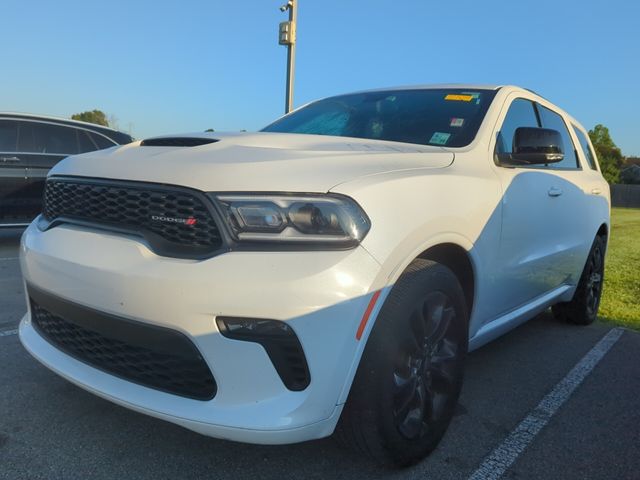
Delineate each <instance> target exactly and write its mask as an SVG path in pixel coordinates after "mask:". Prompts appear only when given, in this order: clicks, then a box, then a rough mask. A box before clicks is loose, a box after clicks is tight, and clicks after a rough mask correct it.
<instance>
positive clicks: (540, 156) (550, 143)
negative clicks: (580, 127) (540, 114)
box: [498, 127, 564, 167]
mask: <svg viewBox="0 0 640 480" xmlns="http://www.w3.org/2000/svg"><path fill="white" fill-rule="evenodd" d="M563 158H564V147H563V144H562V136H561V135H560V132H558V131H557V130H552V129H550V128H534V127H518V128H516V131H515V133H514V134H513V152H512V153H501V154H498V160H499V161H500V164H501V165H505V166H513V167H517V166H522V165H545V164H547V163H557V162H561V161H562V159H563Z"/></svg>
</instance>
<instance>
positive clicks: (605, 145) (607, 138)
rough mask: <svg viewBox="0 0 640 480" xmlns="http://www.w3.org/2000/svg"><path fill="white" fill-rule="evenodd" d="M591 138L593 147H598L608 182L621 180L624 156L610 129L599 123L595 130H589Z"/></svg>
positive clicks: (599, 160) (598, 154)
mask: <svg viewBox="0 0 640 480" xmlns="http://www.w3.org/2000/svg"><path fill="white" fill-rule="evenodd" d="M589 138H591V143H593V148H595V149H596V155H597V156H598V162H599V163H600V170H602V175H603V176H604V178H605V179H606V180H607V182H609V183H618V182H619V181H620V167H622V163H623V161H624V157H623V156H622V151H620V149H619V148H618V146H617V145H616V144H615V143H614V142H613V139H612V138H611V135H610V134H609V129H608V128H607V127H605V126H604V125H602V124H598V125H596V126H595V127H593V130H589Z"/></svg>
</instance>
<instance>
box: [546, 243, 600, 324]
mask: <svg viewBox="0 0 640 480" xmlns="http://www.w3.org/2000/svg"><path fill="white" fill-rule="evenodd" d="M605 250H606V239H605V237H602V236H597V237H596V238H595V240H594V241H593V245H592V246H591V250H590V252H589V256H588V257H587V263H586V264H585V266H584V270H583V271H582V275H581V276H580V281H579V282H578V286H577V287H576V292H575V294H574V295H573V299H572V300H571V301H570V302H563V303H558V304H556V305H554V306H553V307H552V308H551V310H552V312H553V315H554V316H555V317H556V318H557V319H559V320H562V321H565V322H568V323H573V324H576V325H590V324H591V323H593V322H594V321H595V319H596V318H597V316H598V307H599V306H600V297H601V296H602V285H603V283H604V254H605Z"/></svg>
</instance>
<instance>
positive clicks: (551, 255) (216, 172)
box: [20, 87, 610, 443]
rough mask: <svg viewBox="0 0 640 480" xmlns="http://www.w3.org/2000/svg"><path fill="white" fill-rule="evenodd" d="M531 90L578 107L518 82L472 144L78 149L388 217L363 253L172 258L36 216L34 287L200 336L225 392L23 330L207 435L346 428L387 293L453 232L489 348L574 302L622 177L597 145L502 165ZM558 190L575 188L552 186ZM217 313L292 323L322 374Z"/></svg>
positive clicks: (130, 403) (129, 401) (142, 169)
mask: <svg viewBox="0 0 640 480" xmlns="http://www.w3.org/2000/svg"><path fill="white" fill-rule="evenodd" d="M469 88H472V87H469ZM516 97H521V98H527V99H531V100H533V101H536V102H539V103H541V104H543V105H545V106H548V107H550V108H553V109H554V110H556V111H558V112H560V113H562V111H560V110H558V109H556V108H555V107H554V106H553V105H551V104H549V103H548V102H546V101H545V100H544V99H542V98H541V97H539V96H537V95H535V94H534V93H532V92H529V91H527V90H523V89H520V88H517V87H502V88H501V89H500V90H499V91H498V92H497V94H496V97H495V99H494V100H493V102H492V104H491V106H490V108H489V110H488V112H487V114H486V116H485V119H484V121H483V123H482V125H481V127H480V129H479V131H478V134H477V136H476V138H475V140H474V141H473V142H472V143H471V144H470V145H468V146H467V147H464V148H443V147H442V148H441V147H429V146H421V145H410V144H403V143H397V142H384V141H374V140H362V139H352V138H348V139H347V138H337V137H321V136H314V135H299V134H268V133H258V134H228V135H222V134H218V133H211V134H205V135H203V134H198V136H200V137H206V136H209V137H212V138H215V139H220V141H219V142H217V143H213V144H209V145H204V146H201V147H192V148H182V149H180V148H166V147H140V146H139V144H138V143H134V144H130V145H126V146H122V147H118V148H113V149H109V150H107V151H100V152H95V153H91V154H87V155H81V156H76V157H70V158H68V159H66V160H64V161H63V162H61V163H59V164H58V165H57V166H56V167H55V168H54V170H53V171H52V172H51V175H74V176H85V177H96V178H109V179H123V180H138V181H145V182H154V183H167V184H174V185H181V186H187V187H191V188H195V189H198V190H201V191H205V192H212V191H213V192H225V191H228V192H306V193H311V192H316V193H325V192H332V193H339V194H343V195H347V196H349V197H351V198H353V199H354V200H356V201H357V202H358V204H359V205H360V206H361V207H362V209H363V210H364V211H365V212H366V213H367V215H368V216H369V218H370V220H371V230H370V231H369V232H368V234H367V236H366V237H365V238H364V240H363V241H362V243H361V245H360V246H358V247H356V248H353V249H350V250H343V251H313V252H309V251H306V252H305V251H298V252H293V251H286V252H285V251H279V252H274V251H259V252H258V251H256V252H239V251H238V252H230V253H225V254H222V255H219V256H216V257H213V258H210V259H206V260H184V259H172V258H166V257H160V256H158V255H156V254H155V253H153V252H152V251H151V250H150V249H149V248H148V247H147V246H146V245H145V244H144V242H141V241H139V240H138V239H136V238H132V237H128V236H126V235H121V234H116V233H108V232H105V231H102V230H94V229H91V228H84V227H78V226H70V225H61V226H58V227H55V228H52V229H50V230H47V231H45V232H42V231H40V230H39V229H38V228H37V226H36V225H35V224H32V225H31V226H30V227H29V228H28V229H27V230H26V231H25V234H24V236H23V240H22V247H21V266H22V269H23V274H24V277H25V281H26V283H27V284H32V285H34V286H37V287H38V288H41V289H43V290H46V291H47V292H49V293H51V294H54V295H56V296H58V297H59V298H62V299H68V300H70V301H73V302H76V303H79V304H82V305H85V306H88V307H91V308H93V309H96V310H101V311H104V312H108V313H111V314H114V315H118V316H122V317H125V318H129V319H132V320H138V321H140V322H145V323H149V324H154V325H161V326H165V327H169V328H172V329H175V330H178V331H181V332H183V333H184V334H186V335H187V336H188V337H189V338H190V339H191V340H192V341H193V342H194V343H195V344H196V346H197V347H198V349H199V351H200V352H201V353H202V356H203V357H204V358H205V360H206V362H207V364H208V365H209V367H210V369H211V371H212V373H213V376H214V377H215V379H216V382H217V384H218V393H217V395H216V396H215V398H213V399H212V400H211V401H207V402H202V401H196V400H190V399H186V398H182V397H178V396H176V395H171V394H168V393H163V392H160V391H156V390H153V389H151V388H147V387H143V386H140V385H137V384H134V383H131V382H128V381H125V380H122V379H119V378H116V377H114V376H112V375H109V374H106V373H104V372H102V371H99V370H97V369H94V368H92V367H90V366H88V365H86V364H84V363H82V362H80V361H78V360H75V359H74V358H72V357H70V356H69V355H66V354H65V353H62V352H61V351H59V350H57V349H56V348H54V347H53V346H51V345H50V344H49V343H48V342H47V341H46V340H44V339H43V338H42V337H41V336H40V335H39V334H38V333H37V331H36V330H35V329H34V328H33V326H32V325H31V320H30V313H27V314H26V315H25V317H24V319H23V321H22V323H21V327H20V338H21V340H22V342H23V344H24V345H25V347H26V348H27V349H28V350H29V351H30V352H31V353H32V355H33V356H34V357H36V358H37V359H39V360H40V361H41V362H42V363H43V364H45V365H46V366H48V367H50V368H51V369H53V370H54V371H56V372H57V373H59V374H60V375H62V376H64V377H65V378H67V379H69V380H71V381H72V382H74V383H76V384H78V385H80V386H81V387H83V388H86V389H88V390H90V391H92V392H94V393H96V394H98V395H100V396H102V397H104V398H107V399H109V400H112V401H115V402H117V403H119V404H121V405H124V406H126V407H128V408H132V409H134V410H137V411H140V412H143V413H147V414H149V415H153V416H156V417H158V418H162V419H165V420H168V421H171V422H174V423H176V424H179V425H182V426H184V427H186V428H190V429H192V430H195V431H198V432H200V433H204V434H207V435H211V436H215V437H219V438H225V439H232V440H237V441H245V442H253V443H291V442H298V441H304V440H309V439H313V438H320V437H323V436H327V435H330V434H331V432H332V431H333V429H334V427H335V425H336V423H337V421H338V419H339V416H340V412H341V409H342V405H343V404H344V403H345V402H346V400H347V396H348V393H349V389H350V386H351V382H352V380H353V378H354V376H355V372H356V370H357V367H358V365H359V361H360V357H361V355H362V352H363V350H364V347H365V345H366V341H367V338H368V336H369V333H370V332H371V330H372V329H373V328H374V326H375V319H376V315H377V313H378V312H379V310H380V308H381V306H382V305H383V303H384V300H385V298H386V295H387V294H388V292H389V290H390V289H391V287H392V286H393V285H394V283H395V282H396V280H397V279H398V277H399V276H400V274H401V273H402V272H403V270H404V269H405V268H406V267H407V265H409V263H411V261H412V260H413V259H415V258H416V257H417V256H419V255H420V254H421V253H422V252H425V251H427V250H428V249H429V248H431V247H433V246H436V245H442V244H453V245H456V246H458V247H460V248H462V249H464V250H465V251H466V252H467V254H468V258H469V260H470V262H471V264H472V266H473V270H474V277H475V285H474V292H473V309H472V312H471V318H470V323H469V337H470V347H471V348H472V349H473V348H478V347H479V346H481V345H483V344H485V343H486V342H488V341H490V340H492V339H493V338H495V337H497V336H499V335H501V334H503V333H505V332H506V331H508V330H510V329H511V328H513V327H515V326H516V325H518V324H520V323H522V322H523V321H525V320H527V319H529V318H531V317H532V316H534V315H536V314H538V313H539V312H541V311H542V310H544V309H545V308H547V307H549V306H550V305H552V304H553V303H555V302H557V301H559V300H563V301H567V300H570V299H571V297H572V295H573V292H574V290H575V285H576V283H577V281H578V278H579V276H580V273H581V271H582V268H583V266H584V262H585V260H586V257H587V254H588V251H589V248H590V246H591V243H592V241H593V239H594V237H595V235H596V234H597V232H598V231H599V229H600V228H601V227H602V226H603V225H604V226H605V227H608V225H609V204H610V202H609V197H608V191H609V190H608V186H607V184H606V182H605V181H604V179H603V178H602V176H601V174H600V172H599V171H595V170H591V169H590V168H589V166H588V164H587V161H586V159H585V158H584V155H583V154H582V152H581V151H580V148H577V150H578V157H579V160H580V163H581V169H580V170H572V171H559V170H540V169H527V168H503V167H499V166H496V165H495V163H494V162H493V151H494V147H495V137H496V132H497V131H498V130H499V128H500V125H501V122H502V120H503V118H504V115H505V113H506V110H507V108H508V105H509V104H510V102H511V101H512V100H513V98H516ZM562 115H563V116H564V118H565V122H567V124H574V125H577V126H579V124H578V123H577V122H576V121H575V120H573V119H571V117H569V116H568V115H566V114H564V113H562ZM579 128H582V127H579ZM570 131H571V129H570ZM571 135H572V137H574V133H573V131H571ZM573 141H574V143H575V144H576V145H579V143H578V142H577V139H576V138H573ZM551 188H559V189H561V190H562V195H560V196H559V197H551V196H549V194H548V191H549V190H550V189H551ZM596 191H597V193H596ZM377 291H381V292H382V294H381V295H380V298H379V299H378V301H377V302H376V303H375V304H374V305H373V310H372V311H371V312H370V313H371V316H370V318H369V321H368V322H367V323H366V327H365V329H364V332H363V335H362V338H361V339H360V340H358V339H357V338H356V331H357V329H358V327H359V325H360V322H361V320H362V318H363V314H364V313H365V311H366V309H367V307H368V305H369V303H370V301H371V299H372V296H373V294H374V293H375V292H377ZM218 315H228V316H241V317H256V318H272V319H277V320H282V321H285V322H287V323H288V324H289V325H290V326H291V327H292V328H293V329H294V331H295V332H296V333H297V335H298V336H299V338H300V342H301V344H302V346H303V349H304V352H305V354H306V356H307V361H308V364H309V369H310V372H311V379H312V380H311V384H310V385H309V386H308V387H307V388H306V389H305V390H303V391H301V392H294V391H290V390H287V389H286V388H285V387H284V385H283V384H282V381H281V380H280V378H279V377H278V375H277V373H276V371H275V369H274V367H273V365H272V364H271V362H270V360H269V357H268V356H267V355H266V352H265V350H264V349H263V347H262V346H260V345H259V344H256V343H250V342H241V341H236V340H230V339H228V338H225V337H223V336H222V335H220V333H219V331H218V330H217V327H216V322H215V317H216V316H218ZM247 366H250V368H247Z"/></svg>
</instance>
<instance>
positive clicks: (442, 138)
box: [429, 132, 451, 145]
mask: <svg viewBox="0 0 640 480" xmlns="http://www.w3.org/2000/svg"><path fill="white" fill-rule="evenodd" d="M450 136H451V134H450V133H442V132H435V133H434V134H433V135H431V140H429V143H433V144H435V145H446V144H447V142H448V141H449V137H450Z"/></svg>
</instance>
